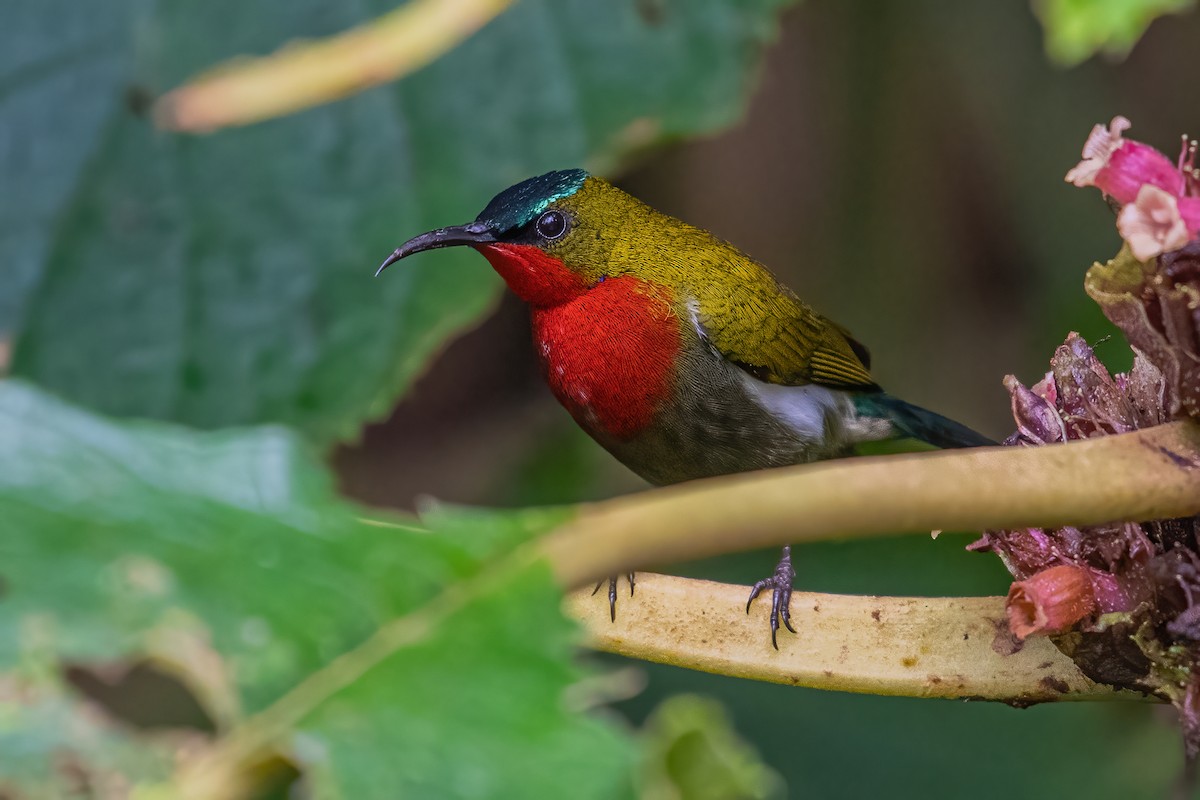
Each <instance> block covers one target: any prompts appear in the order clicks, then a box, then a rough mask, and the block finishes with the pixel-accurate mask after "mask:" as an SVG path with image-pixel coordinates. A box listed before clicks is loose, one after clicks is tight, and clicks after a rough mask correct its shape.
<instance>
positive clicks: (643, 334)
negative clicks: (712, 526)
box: [509, 275, 680, 439]
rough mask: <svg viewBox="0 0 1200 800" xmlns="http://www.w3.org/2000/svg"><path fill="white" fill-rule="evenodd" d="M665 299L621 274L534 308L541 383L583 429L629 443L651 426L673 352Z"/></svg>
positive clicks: (675, 335) (674, 330)
mask: <svg viewBox="0 0 1200 800" xmlns="http://www.w3.org/2000/svg"><path fill="white" fill-rule="evenodd" d="M509 285H510V286H511V285H512V283H511V282H510V283H509ZM670 299H671V296H670V293H669V290H667V289H666V288H665V287H658V286H651V285H650V284H646V283H643V282H642V281H640V280H638V279H637V278H634V277H632V276H629V275H624V276H620V277H616V278H610V279H608V280H605V281H602V282H601V283H598V284H596V285H595V286H594V287H592V288H591V289H588V290H586V291H585V292H583V293H581V294H579V295H578V296H576V297H575V298H574V299H573V300H569V301H567V302H564V303H560V304H558V305H554V306H550V307H544V306H542V307H539V306H536V305H535V306H534V308H533V338H534V344H535V345H536V347H537V348H538V354H539V356H541V360H542V366H543V368H544V370H545V374H546V381H547V382H548V383H549V384H550V389H551V390H552V391H553V392H554V395H555V396H556V397H557V398H558V400H559V402H561V403H562V404H563V405H564V406H566V408H567V410H568V411H570V412H571V416H573V417H574V418H575V420H576V422H578V423H579V424H580V425H581V426H583V428H584V429H585V430H588V431H589V432H591V431H596V432H599V433H604V434H607V435H608V436H611V437H614V438H616V439H629V438H631V437H632V436H635V435H636V434H637V433H638V432H640V431H641V430H642V429H644V428H645V427H646V426H647V425H649V424H650V423H651V421H652V420H653V418H654V415H655V412H657V410H658V408H659V407H660V406H661V405H662V402H663V401H664V400H665V399H666V398H667V396H668V394H669V393H670V391H671V384H672V380H673V378H674V373H675V363H676V359H677V356H678V354H679V346H680V342H679V320H678V318H677V317H676V316H675V314H674V313H673V312H672V310H671V306H670V302H669V301H670Z"/></svg>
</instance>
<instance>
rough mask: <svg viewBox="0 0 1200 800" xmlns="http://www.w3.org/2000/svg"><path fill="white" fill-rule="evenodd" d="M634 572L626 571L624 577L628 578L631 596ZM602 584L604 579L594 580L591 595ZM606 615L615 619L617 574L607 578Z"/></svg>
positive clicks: (631, 594) (631, 595) (593, 594)
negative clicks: (594, 584)
mask: <svg viewBox="0 0 1200 800" xmlns="http://www.w3.org/2000/svg"><path fill="white" fill-rule="evenodd" d="M634 574H635V573H632V572H626V573H625V577H626V579H628V580H629V596H630V597H633V586H634V580H633V576H634ZM603 585H604V581H603V580H600V581H597V582H596V588H595V589H592V596H593V597H595V595H596V592H598V591H600V587H601V586H603ZM608 616H609V619H611V620H612V621H613V622H616V621H617V576H616V575H613V576H612V577H610V578H609V579H608Z"/></svg>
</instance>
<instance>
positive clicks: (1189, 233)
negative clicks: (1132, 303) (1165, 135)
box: [1067, 117, 1200, 261]
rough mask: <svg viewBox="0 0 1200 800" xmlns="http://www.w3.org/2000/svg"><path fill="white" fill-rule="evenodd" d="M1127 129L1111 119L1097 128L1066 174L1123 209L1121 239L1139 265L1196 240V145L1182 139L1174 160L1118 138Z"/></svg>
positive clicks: (1199, 210) (1199, 186)
mask: <svg viewBox="0 0 1200 800" xmlns="http://www.w3.org/2000/svg"><path fill="white" fill-rule="evenodd" d="M1129 127H1130V123H1129V120H1127V119H1126V118H1125V117H1114V118H1113V120H1112V122H1110V123H1109V125H1108V127H1107V128H1105V127H1104V126H1103V125H1097V126H1096V127H1094V128H1093V129H1092V133H1091V135H1090V136H1088V139H1087V142H1086V143H1085V144H1084V146H1083V160H1082V161H1080V162H1079V164H1077V165H1076V166H1075V168H1074V169H1072V170H1071V171H1070V172H1068V173H1067V180H1068V181H1069V182H1071V183H1073V184H1075V185H1076V186H1095V187H1096V188H1097V189H1099V190H1100V191H1102V192H1104V193H1105V194H1106V195H1108V196H1109V197H1112V198H1113V199H1114V200H1116V201H1117V202H1118V203H1120V204H1121V205H1122V206H1124V208H1123V209H1122V210H1121V214H1120V216H1119V217H1118V219H1117V229H1118V230H1119V231H1120V232H1121V237H1122V238H1123V239H1125V241H1126V242H1128V243H1129V247H1130V250H1131V251H1132V252H1133V254H1134V255H1135V256H1136V257H1137V258H1138V259H1139V260H1140V261H1148V260H1149V259H1151V258H1154V257H1155V256H1157V255H1159V254H1161V253H1164V252H1170V251H1172V250H1178V249H1179V248H1181V247H1183V246H1184V245H1185V244H1187V243H1188V242H1189V241H1191V240H1192V239H1194V238H1196V237H1197V236H1200V197H1197V196H1195V195H1197V194H1200V176H1198V175H1197V171H1196V168H1195V161H1196V143H1195V142H1194V141H1193V142H1188V141H1187V140H1186V139H1185V140H1184V146H1183V152H1182V153H1181V154H1180V157H1179V160H1178V162H1176V163H1172V162H1171V160H1170V159H1169V158H1167V157H1166V156H1165V155H1163V154H1162V153H1160V152H1159V151H1158V150H1155V149H1154V148H1153V147H1151V146H1150V145H1147V144H1142V143H1141V142H1136V141H1133V140H1132V139H1126V138H1124V137H1123V136H1122V134H1124V132H1125V131H1126V130H1128V129H1129Z"/></svg>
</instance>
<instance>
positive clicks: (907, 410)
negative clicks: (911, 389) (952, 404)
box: [855, 392, 996, 448]
mask: <svg viewBox="0 0 1200 800" xmlns="http://www.w3.org/2000/svg"><path fill="white" fill-rule="evenodd" d="M855 405H856V406H857V408H858V413H860V414H865V415H867V416H871V417H883V418H885V419H888V420H890V421H891V423H892V424H893V425H895V426H896V430H897V433H898V434H899V435H900V436H901V437H911V438H913V439H919V440H920V441H922V442H925V443H926V444H931V445H933V446H934V447H943V448H951V447H986V446H988V445H993V444H996V442H993V441H992V440H991V439H989V438H987V437H986V436H984V435H983V434H981V433H976V432H975V431H973V430H971V429H970V428H968V427H967V426H966V425H963V424H961V423H958V422H955V421H954V420H952V419H949V418H947V417H943V416H942V415H941V414H935V413H934V412H932V411H928V410H926V409H924V408H921V407H920V406H914V405H913V404H911V403H906V402H904V401H903V400H900V399H898V398H895V397H892V396H891V395H889V394H884V393H883V392H878V393H872V394H861V395H858V396H857V397H855Z"/></svg>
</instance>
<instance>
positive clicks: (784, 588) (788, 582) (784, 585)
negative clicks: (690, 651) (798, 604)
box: [614, 547, 796, 650]
mask: <svg viewBox="0 0 1200 800" xmlns="http://www.w3.org/2000/svg"><path fill="white" fill-rule="evenodd" d="M795 577H796V570H794V569H792V548H791V547H785V548H783V557H782V558H780V559H779V566H777V567H775V574H774V575H772V576H771V577H769V578H763V579H762V580H761V581H759V582H758V583H756V584H754V588H752V589H751V590H750V599H749V600H747V601H746V613H747V614H749V613H750V604H751V603H753V602H754V598H756V597H758V595H759V593H760V592H762V590H763V589H770V590H771V646H772V647H774V648H775V649H776V650H778V649H779V642H778V641H776V635H777V634H778V632H779V623H780V621H782V622H783V626H784V627H785V628H787V629H788V630H789V631H791V632H792V633H795V632H796V629H795V628H793V627H792V610H791V602H792V580H793V579H794V578H795ZM614 580H615V579H614Z"/></svg>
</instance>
